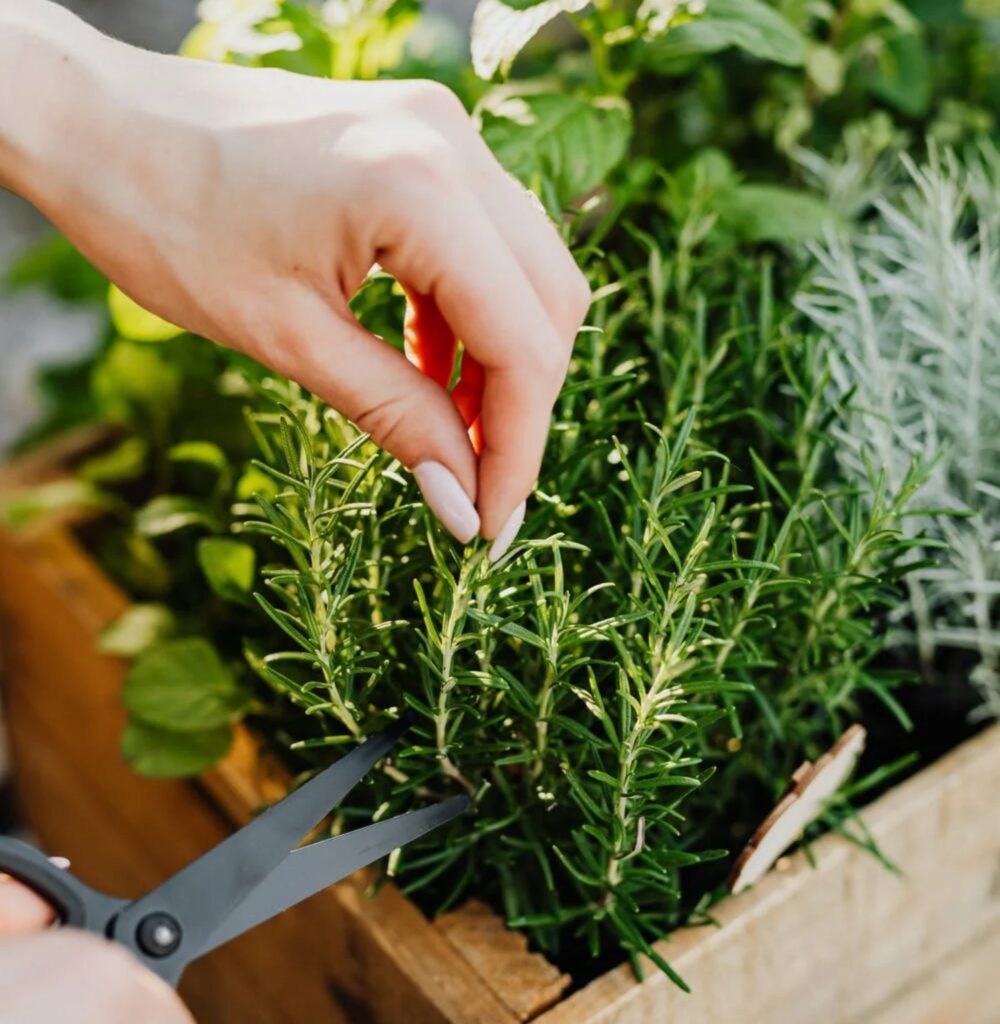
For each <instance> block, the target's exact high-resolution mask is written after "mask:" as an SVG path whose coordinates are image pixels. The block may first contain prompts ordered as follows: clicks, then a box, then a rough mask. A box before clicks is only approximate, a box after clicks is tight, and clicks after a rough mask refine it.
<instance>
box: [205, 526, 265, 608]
mask: <svg viewBox="0 0 1000 1024" xmlns="http://www.w3.org/2000/svg"><path fill="white" fill-rule="evenodd" d="M198 564H199V565H200V566H201V571H202V572H203V573H204V574H205V579H206V580H208V585H209V586H210V587H211V588H212V590H213V591H214V592H215V593H216V594H218V595H219V597H222V598H225V599H226V600H227V601H236V602H242V601H245V600H246V598H247V595H248V594H249V593H250V590H251V588H252V587H253V582H254V576H255V574H256V570H257V554H256V552H255V551H254V549H253V548H252V547H250V545H249V544H244V543H243V541H240V540H233V539H232V538H230V537H203V538H202V539H201V540H199V541H198Z"/></svg>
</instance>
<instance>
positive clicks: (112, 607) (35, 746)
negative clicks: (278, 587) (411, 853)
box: [0, 450, 1000, 1024]
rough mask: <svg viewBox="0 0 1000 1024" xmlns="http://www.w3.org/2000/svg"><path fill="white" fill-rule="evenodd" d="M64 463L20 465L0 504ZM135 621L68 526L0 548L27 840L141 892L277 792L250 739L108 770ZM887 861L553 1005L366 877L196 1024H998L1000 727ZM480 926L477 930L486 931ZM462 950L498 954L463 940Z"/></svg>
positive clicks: (828, 878) (841, 866)
mask: <svg viewBox="0 0 1000 1024" xmlns="http://www.w3.org/2000/svg"><path fill="white" fill-rule="evenodd" d="M65 454H66V451H65V450H64V451H62V452H60V451H56V452H55V453H47V454H45V455H43V456H39V457H35V458H34V459H31V460H29V461H28V462H23V463H20V464H18V465H16V466H13V467H8V468H7V469H6V470H5V471H2V475H0V491H2V490H3V489H4V488H5V487H6V488H7V489H8V490H9V489H10V487H11V486H16V485H17V484H19V483H21V482H24V481H31V480H38V479H39V478H42V477H44V476H46V475H51V474H52V473H53V472H54V471H55V469H54V467H55V466H56V465H57V464H58V461H59V458H61V457H62V456H64V455H65ZM126 606H127V599H126V598H125V596H124V595H123V594H122V593H121V592H120V591H119V590H118V589H117V588H116V587H115V586H114V585H113V584H112V583H111V582H110V581H109V580H108V579H107V578H106V577H104V576H103V575H102V573H101V571H100V570H99V568H98V567H97V565H96V564H95V563H94V562H93V561H92V560H91V559H90V557H89V556H88V554H87V553H86V552H85V551H84V550H83V549H82V548H81V546H80V544H79V543H78V542H77V540H76V539H75V537H74V535H73V533H72V530H71V529H70V528H69V525H68V524H67V522H66V521H65V520H64V521H62V522H60V521H59V520H58V519H53V520H51V521H48V522H46V523H44V524H39V525H37V526H35V527H32V528H31V529H29V530H27V531H23V532H21V533H19V534H17V535H14V534H9V533H8V534H3V533H0V653H2V665H3V681H4V691H3V695H4V705H5V714H6V718H7V723H8V726H9V730H10V743H11V747H12V754H13V758H12V760H13V764H14V770H15V782H16V791H17V794H18V799H19V803H20V807H21V811H22V813H23V816H24V818H25V820H26V821H27V823H28V825H29V826H30V828H31V829H32V830H33V831H34V832H35V834H36V835H37V836H38V838H39V839H40V840H41V842H42V843H43V844H44V846H45V847H46V848H47V849H48V850H50V851H51V852H57V853H60V854H64V855H66V856H68V857H69V858H70V859H71V860H72V861H73V867H74V870H75V871H76V872H77V873H78V874H79V875H80V877H81V878H83V879H84V880H86V881H88V882H90V883H91V884H93V885H96V886H98V887H99V888H103V889H107V890H108V891H110V892H116V893H121V894H123V895H126V896H127V895H132V894H138V893H140V892H142V891H144V890H145V889H147V888H148V887H150V886H152V885H154V884H155V883H157V882H158V881H160V880H161V879H162V878H164V877H165V876H166V875H168V874H170V873H172V872H174V871H176V870H177V869H179V868H180V867H181V866H183V865H184V864H185V863H187V862H188V861H190V860H191V859H193V858H194V857H195V856H197V855H198V854H199V853H201V852H202V851H203V850H204V849H206V848H207V847H209V846H211V845H212V844H214V843H216V842H218V841H219V840H220V839H221V838H222V837H223V836H224V835H225V834H226V832H227V831H228V830H229V829H231V828H232V826H233V825H234V824H238V823H241V822H243V821H245V820H246V818H247V816H248V815H249V814H251V813H252V811H253V810H254V808H255V807H256V806H258V804H259V803H260V802H261V800H262V799H264V798H267V797H273V796H274V794H275V789H276V787H280V781H279V780H277V779H276V778H275V775H274V773H273V768H272V767H271V766H269V765H268V763H267V760H266V759H264V758H260V757H258V756H257V751H256V747H255V744H254V742H253V739H252V737H251V736H250V735H249V734H248V733H246V732H241V733H240V734H239V736H238V739H237V742H236V744H235V746H234V748H233V751H232V753H231V755H230V756H229V758H228V759H227V760H226V762H225V763H224V764H223V765H222V766H220V767H219V768H218V769H217V770H214V771H212V772H210V773H207V774H206V775H205V776H203V777H202V778H201V779H199V780H198V781H197V782H196V783H183V782H151V781H147V780H142V779H140V778H138V777H136V776H134V775H133V774H132V773H131V771H130V770H129V769H128V768H127V766H126V765H125V764H124V763H123V761H122V760H121V758H120V756H119V754H118V741H119V734H120V730H121V727H122V724H123V720H124V713H123V711H122V709H121V707H120V705H119V700H118V689H119V684H120V681H121V677H122V671H123V665H122V664H121V663H120V662H118V661H116V660H114V659H112V658H109V657H107V656H105V655H103V654H100V653H99V652H98V651H97V649H96V646H95V638H96V637H97V635H98V633H99V632H100V631H101V629H102V628H103V627H104V626H106V625H107V624H108V623H109V622H111V621H112V620H114V619H115V618H116V617H117V616H118V615H119V614H120V613H121V611H122V610H123V609H124V608H125V607H126ZM864 817H865V821H866V823H867V824H868V826H869V828H870V829H871V831H872V833H873V834H874V836H875V838H876V839H877V841H878V842H879V844H880V845H881V846H882V848H883V849H884V850H885V851H886V852H887V854H888V855H889V856H890V857H891V858H892V859H893V860H894V861H895V862H896V863H898V864H899V865H900V866H901V868H902V869H903V874H902V876H896V875H893V874H891V873H889V872H888V871H886V870H885V869H884V868H883V867H882V866H880V865H879V864H878V863H877V862H876V860H875V859H874V858H873V857H871V856H870V855H869V854H867V853H865V852H863V851H861V850H859V849H857V848H856V847H854V846H853V845H851V844H849V843H847V842H846V841H844V840H842V839H840V838H838V837H836V836H828V837H826V838H824V839H823V840H822V841H820V842H818V843H816V844H815V845H814V846H813V847H812V851H811V852H812V855H813V858H814V862H815V863H814V865H810V864H809V863H808V861H807V859H806V858H805V856H804V855H802V854H801V853H800V854H796V855H794V856H792V857H789V858H786V859H785V860H783V861H782V862H781V864H780V865H779V870H776V871H773V872H772V873H771V874H770V875H769V876H768V877H767V878H766V879H765V880H764V881H763V882H762V883H761V884H760V885H758V886H757V887H756V889H754V890H753V891H751V892H748V893H745V894H743V895H741V896H739V897H735V898H732V899H729V900H727V901H725V902H724V903H723V904H721V905H720V906H719V907H718V908H717V911H716V917H717V919H718V921H719V924H720V927H704V928H697V929H694V928H692V929H685V930H683V931H681V932H678V933H676V934H674V935H673V936H671V937H670V938H669V939H667V940H664V941H663V942H662V943H661V945H660V947H659V948H660V949H661V951H662V953H663V955H664V956H666V957H668V958H669V959H670V960H671V961H672V963H673V964H674V965H675V966H676V968H677V969H678V970H679V971H680V972H681V974H682V975H683V976H684V977H685V978H686V979H687V981H688V982H689V983H690V984H691V986H692V988H693V990H694V994H693V995H690V996H688V995H684V994H683V993H682V992H680V991H679V990H678V989H676V988H675V987H674V986H673V985H672V984H671V983H670V982H669V981H668V980H667V979H666V978H665V977H663V976H662V975H661V974H659V973H658V972H657V971H656V970H655V969H651V970H650V972H649V974H648V977H647V980H646V981H645V982H644V983H639V982H637V981H636V980H635V978H634V976H633V974H632V971H631V970H630V968H629V967H628V966H622V967H619V968H617V969H615V970H612V971H610V972H608V973H607V974H605V975H604V976H603V977H600V978H598V979H597V980H596V981H594V982H592V983H591V984H590V985H588V986H586V987H584V988H582V989H579V990H577V991H575V992H573V993H572V994H571V995H569V996H568V997H566V998H564V999H563V1000H562V1001H561V1002H558V1003H557V1004H556V1005H554V1006H550V1007H549V1008H547V1009H541V1010H539V1007H540V1006H543V1005H544V1004H545V1002H546V999H549V1000H550V1001H551V999H552V998H556V993H557V992H558V989H559V986H558V984H557V983H556V981H557V974H556V973H555V972H551V971H549V970H548V969H547V965H545V964H540V962H539V961H540V958H538V957H532V956H531V955H529V954H527V953H525V952H524V951H523V950H522V949H520V948H519V947H518V944H517V941H516V937H514V936H511V935H510V934H505V933H504V932H503V930H502V929H498V928H496V927H495V925H494V923H493V922H492V921H491V919H490V918H482V919H479V918H475V917H469V915H458V916H457V917H456V916H455V915H451V916H450V917H449V919H448V920H447V921H445V922H443V923H442V922H437V923H432V922H429V921H428V920H427V919H426V918H425V917H424V916H423V915H422V914H421V913H420V912H419V911H418V910H417V909H416V907H415V906H414V905H413V904H412V903H410V902H409V901H408V900H407V899H406V898H405V897H404V896H403V895H402V894H401V893H400V892H399V891H398V890H397V889H396V888H394V887H393V886H392V885H387V886H385V887H384V888H382V889H381V891H380V892H379V894H378V896H376V897H375V898H368V897H367V896H366V895H365V887H366V881H365V879H364V878H363V877H357V878H354V879H351V880H350V881H347V882H345V883H342V884H340V885H338V886H335V887H333V888H332V889H330V890H328V891H326V892H324V893H321V894H320V895H318V896H316V897H314V898H313V899H312V900H310V901H308V902H307V903H306V904H304V905H302V906H300V907H298V908H296V909H295V910H293V911H290V912H289V913H287V914H285V915H283V916H282V917H280V918H278V919H276V920H274V921H271V922H269V923H268V924H267V925H265V926H263V927H261V928H259V929H257V930H255V931H254V932H252V933H250V934H248V935H246V936H243V937H242V938H240V939H238V940H237V941H235V942H233V943H231V944H230V945H229V946H226V947H224V948H222V949H220V950H218V951H217V952H215V953H213V954H212V955H211V956H209V957H206V958H205V959H204V960H202V961H201V962H199V963H198V964H196V965H195V966H193V967H192V968H191V970H190V971H189V972H188V974H187V975H186V977H185V982H184V986H183V988H182V991H183V993H184V995H185V998H186V999H187V1000H188V1002H189V1005H190V1006H191V1007H192V1009H193V1010H194V1012H195V1014H196V1016H197V1018H198V1020H199V1021H200V1022H201V1024H223V1022H224V1024H228V1022H241V1024H243V1022H246V1021H267V1022H268V1024H283V1022H295V1024H303V1022H306V1021H309V1020H315V1021H323V1022H324V1024H326V1022H333V1024H341V1022H342V1024H348V1022H350V1024H363V1022H374V1024H515V1022H516V1021H519V1020H526V1019H529V1018H530V1019H532V1020H534V1021H536V1024H611V1022H615V1024H654V1022H655V1024H659V1022H666V1021H675V1022H680V1024H729V1022H737V1021H739V1022H750V1024H758V1022H764V1021H767V1022H768V1024H799V1022H801V1024H806V1022H808V1024H844V1022H862V1021H863V1022H865V1024H996V1022H997V1021H1000V984H997V980H996V971H997V967H998V966H1000V726H998V727H993V728H992V729H990V730H987V731H985V732H984V733H981V734H980V735H979V736H978V737H976V738H975V739H973V740H971V741H969V742H967V743H966V744H964V745H963V746H962V747H961V748H959V749H957V750H955V751H954V752H953V753H951V754H950V755H948V756H947V757H945V758H944V759H942V760H941V761H939V762H938V763H936V764H935V765H933V766H932V767H930V768H928V769H926V770H925V771H923V772H921V773H920V774H919V775H917V776H915V777H913V778H911V779H910V780H908V781H907V782H905V783H903V784H902V785H900V786H898V787H897V788H896V789H895V790H894V791H892V792H891V793H889V794H888V795H886V796H884V797H883V798H882V799H880V800H879V801H878V802H877V803H875V804H874V805H872V806H871V807H870V808H868V810H867V811H866V812H865V815H864ZM477 922H478V924H477ZM470 927H471V931H473V932H476V931H477V930H478V931H479V933H480V935H481V934H482V933H487V934H488V935H489V936H491V937H490V938H488V940H487V944H486V946H485V948H484V946H483V944H482V942H480V943H478V944H477V943H470V942H469V941H468V940H467V938H466V936H467V935H468V934H469V932H470Z"/></svg>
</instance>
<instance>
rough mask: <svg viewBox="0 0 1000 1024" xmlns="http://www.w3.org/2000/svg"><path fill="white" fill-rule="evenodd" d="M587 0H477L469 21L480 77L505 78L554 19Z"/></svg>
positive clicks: (473, 56)
mask: <svg viewBox="0 0 1000 1024" xmlns="http://www.w3.org/2000/svg"><path fill="white" fill-rule="evenodd" d="M589 3H590V0H534V2H532V0H513V2H507V0H479V4H478V6H477V7H476V11H475V14H474V15H473V18H472V67H473V69H474V70H475V72H476V74H477V75H479V77H480V78H486V79H490V78H492V77H493V76H494V75H495V74H496V73H497V72H498V71H499V72H501V73H502V74H504V75H506V74H507V72H508V71H509V70H510V66H511V64H513V62H514V58H515V57H516V56H517V55H518V54H519V53H520V52H521V50H523V49H524V47H525V46H527V45H528V43H529V42H530V41H531V40H532V39H533V38H534V36H535V35H536V33H537V32H538V30H539V29H541V28H542V27H543V26H544V25H547V24H548V23H549V22H550V21H552V20H553V18H557V17H559V15H560V14H565V13H568V12H574V11H582V10H583V8H584V7H586V6H587V5H588V4H589Z"/></svg>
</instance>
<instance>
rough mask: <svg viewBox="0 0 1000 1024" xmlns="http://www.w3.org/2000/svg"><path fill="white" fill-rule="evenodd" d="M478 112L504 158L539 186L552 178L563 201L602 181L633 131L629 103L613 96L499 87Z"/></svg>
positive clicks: (489, 138)
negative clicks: (572, 94)
mask: <svg viewBox="0 0 1000 1024" xmlns="http://www.w3.org/2000/svg"><path fill="white" fill-rule="evenodd" d="M479 115H480V122H481V126H482V132H483V138H484V139H485V140H486V142H487V144H488V145H489V147H490V148H491V149H492V150H493V152H494V154H495V155H496V157H497V159H498V160H499V161H500V163H502V164H503V165H504V167H506V168H507V170H508V171H510V172H511V174H513V175H514V176H515V177H516V178H518V179H519V180H520V181H521V182H522V184H524V185H525V186H526V187H527V188H531V189H534V190H535V191H536V192H539V193H542V192H543V191H544V185H546V184H548V185H549V186H550V187H551V188H552V189H553V191H554V194H555V197H556V199H557V201H558V203H559V204H560V205H565V204H566V203H568V202H570V201H571V200H573V199H576V198H578V197H579V196H581V195H583V194H584V193H585V192H588V191H589V190H590V189H592V188H594V187H595V186H596V185H599V184H600V183H601V182H602V181H603V180H604V179H605V177H606V176H607V174H608V172H609V171H610V170H611V169H612V168H613V167H614V166H615V165H616V164H617V163H618V162H619V161H620V160H621V159H622V158H623V157H624V155H625V152H626V150H627V148H628V143H629V138H630V137H631V134H632V115H631V111H630V109H629V106H628V104H627V103H626V102H625V101H624V100H620V99H617V98H615V97H599V98H597V99H589V98H586V97H581V96H567V95H564V94H563V93H552V92H535V93H520V94H518V93H513V92H510V91H507V90H505V89H497V90H494V92H493V93H491V94H490V95H489V96H487V97H486V99H485V100H484V102H483V104H482V106H481V107H480V111H479Z"/></svg>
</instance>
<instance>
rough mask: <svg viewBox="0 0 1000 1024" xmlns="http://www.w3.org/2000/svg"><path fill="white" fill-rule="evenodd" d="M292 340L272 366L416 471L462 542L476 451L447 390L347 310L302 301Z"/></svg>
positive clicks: (470, 523) (471, 518) (470, 531)
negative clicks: (280, 364) (281, 356)
mask: <svg viewBox="0 0 1000 1024" xmlns="http://www.w3.org/2000/svg"><path fill="white" fill-rule="evenodd" d="M294 324H295V326H294V329H293V330H294V335H295V337H294V338H293V344H292V345H291V346H289V349H288V350H286V352H285V355H284V357H283V359H282V362H284V364H285V365H284V366H283V367H275V368H276V369H279V370H280V372H282V373H285V374H286V375H287V376H289V377H291V378H292V379H293V380H296V381H298V383H300V384H302V385H303V386H304V387H307V388H309V390H310V391H312V392H314V393H315V394H316V395H318V396H319V397H320V398H322V399H323V400H324V401H325V402H327V403H329V404H330V405H331V406H333V407H334V408H335V409H337V410H338V411H339V412H341V413H343V414H344V415H345V416H347V417H348V418H349V419H350V420H352V421H353V422H354V423H355V424H356V425H357V427H358V428H359V429H360V430H362V431H364V432H365V433H367V434H370V435H371V437H372V440H373V441H374V442H375V443H376V444H377V445H378V446H379V447H380V448H383V449H385V450H386V451H387V452H389V453H390V454H391V455H393V456H395V457H396V458H397V459H399V461H400V462H401V463H403V465H404V466H406V467H407V468H409V469H411V470H413V475H414V477H415V478H416V481H417V484H418V486H419V487H420V489H421V491H422V493H423V496H424V499H425V501H426V502H427V504H428V506H429V507H430V509H431V511H432V512H433V513H434V514H435V515H436V516H437V518H438V519H439V520H440V521H441V523H442V524H443V525H444V526H445V527H446V528H447V529H448V530H449V531H450V532H451V533H452V534H454V536H455V537H456V538H457V539H458V540H460V541H461V542H462V543H468V542H469V541H470V540H472V538H473V537H474V536H475V535H476V534H477V533H478V532H479V515H478V513H477V512H476V508H475V501H476V455H475V452H474V451H473V448H472V444H471V442H470V441H469V436H468V433H467V431H466V426H465V424H464V422H463V421H462V417H461V415H460V414H459V412H458V410H457V409H456V408H455V405H454V403H453V402H452V400H451V397H450V396H449V395H448V392H447V391H446V390H445V389H444V387H442V386H441V385H440V384H439V383H436V382H435V381H433V380H431V379H430V378H429V377H427V376H425V375H424V374H423V373H421V372H420V370H419V369H418V368H417V367H416V366H414V365H413V364H412V363H410V362H409V361H408V360H407V358H406V356H405V355H404V354H403V353H402V352H399V351H397V350H396V349H394V348H393V347H392V346H391V345H389V344H388V343H386V342H385V341H383V340H382V339H381V338H378V337H376V336H375V335H373V334H371V333H370V332H368V331H366V330H365V329H364V328H363V327H362V326H361V325H360V324H359V323H358V322H357V320H356V319H355V318H354V316H353V314H351V312H350V311H349V310H347V309H345V310H344V311H343V312H342V313H341V312H336V311H334V310H331V309H330V307H329V306H328V305H327V304H326V303H325V302H324V301H323V300H322V299H321V298H320V297H319V296H318V295H310V297H308V298H307V299H306V300H305V301H303V303H302V305H301V307H300V311H299V315H298V316H297V317H296V318H295V320H294Z"/></svg>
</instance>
